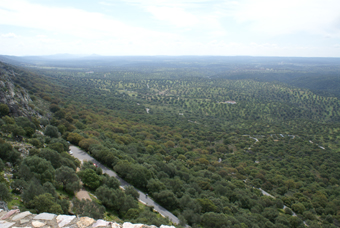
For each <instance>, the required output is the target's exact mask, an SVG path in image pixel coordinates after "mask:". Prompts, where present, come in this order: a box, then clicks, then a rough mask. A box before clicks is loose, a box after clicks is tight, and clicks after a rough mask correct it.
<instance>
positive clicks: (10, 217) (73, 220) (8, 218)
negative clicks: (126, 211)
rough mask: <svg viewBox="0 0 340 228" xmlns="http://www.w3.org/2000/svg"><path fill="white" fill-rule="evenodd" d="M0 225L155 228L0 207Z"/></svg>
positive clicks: (9, 227) (2, 227)
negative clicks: (9, 209) (2, 208)
mask: <svg viewBox="0 0 340 228" xmlns="http://www.w3.org/2000/svg"><path fill="white" fill-rule="evenodd" d="M0 227H1V228H16V227H25V228H38V227H41V228H61V227H65V228H66V227H72V228H90V227H91V228H96V227H103V228H157V227H156V226H152V225H151V226H149V225H144V224H132V223H130V222H125V223H123V224H119V223H115V222H109V221H105V220H102V219H99V220H95V219H92V218H89V217H81V218H79V217H77V216H75V215H55V214H51V213H41V214H38V215H35V214H32V213H31V212H29V211H25V212H21V213H20V211H19V210H18V209H16V210H11V211H8V212H7V211H4V210H1V209H0ZM160 228H175V227H174V226H165V225H161V226H160Z"/></svg>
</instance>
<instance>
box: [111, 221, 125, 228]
mask: <svg viewBox="0 0 340 228" xmlns="http://www.w3.org/2000/svg"><path fill="white" fill-rule="evenodd" d="M111 228H122V226H121V225H120V224H118V223H115V222H114V223H112V225H111Z"/></svg>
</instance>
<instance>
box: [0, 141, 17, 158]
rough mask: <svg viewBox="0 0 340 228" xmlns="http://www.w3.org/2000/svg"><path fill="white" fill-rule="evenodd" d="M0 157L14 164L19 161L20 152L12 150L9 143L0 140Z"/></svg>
mask: <svg viewBox="0 0 340 228" xmlns="http://www.w3.org/2000/svg"><path fill="white" fill-rule="evenodd" d="M0 159H2V160H3V161H5V162H6V161H8V162H11V163H14V164H15V163H18V162H19V161H20V153H19V152H17V151H16V150H14V149H13V147H12V145H11V144H9V143H5V142H4V141H2V140H0Z"/></svg>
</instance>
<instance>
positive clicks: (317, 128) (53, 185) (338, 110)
mask: <svg viewBox="0 0 340 228" xmlns="http://www.w3.org/2000/svg"><path fill="white" fill-rule="evenodd" d="M1 60H2V61H4V62H7V63H10V64H12V65H8V64H5V63H2V68H1V76H3V75H7V74H11V73H12V72H14V74H15V77H14V79H13V81H14V82H15V83H16V85H17V86H21V87H24V88H25V89H26V90H27V91H28V92H29V94H30V97H31V98H32V101H31V102H30V103H29V106H30V107H31V108H33V109H35V110H36V111H37V113H38V114H37V115H35V116H29V117H15V116H13V115H12V113H11V112H10V110H9V109H6V107H5V105H2V106H1V107H0V108H1V109H0V113H1V120H0V125H1V131H2V139H1V141H0V143H1V147H0V159H1V160H0V171H2V170H4V171H6V170H8V167H6V166H5V163H6V162H10V163H12V164H13V170H14V171H15V172H14V175H13V179H12V180H11V181H10V183H9V182H7V181H6V180H4V179H3V178H2V177H3V175H1V178H2V179H0V187H1V188H2V189H7V190H3V191H2V192H7V195H6V194H3V195H1V194H0V199H3V200H5V201H9V202H11V203H18V202H16V201H19V200H16V199H21V200H22V202H20V203H19V204H20V207H22V208H27V209H29V210H32V211H34V210H36V211H40V212H41V211H42V210H47V211H48V210H49V211H50V212H53V213H68V201H70V200H72V199H73V192H74V191H75V190H78V189H79V188H80V180H81V181H82V182H83V184H84V186H85V187H86V189H87V190H88V191H90V192H91V193H93V194H94V195H95V196H97V198H98V199H97V200H94V201H92V202H89V201H79V200H78V201H77V200H76V199H73V204H74V213H76V214H79V215H90V216H93V217H96V218H103V217H105V219H112V220H115V219H122V220H124V221H132V222H142V223H145V224H155V225H158V226H159V225H160V224H165V223H168V224H169V223H170V222H169V221H168V220H167V219H164V218H162V217H160V216H159V215H157V214H155V213H152V212H151V211H152V210H149V208H145V207H141V206H140V205H138V201H137V200H136V192H135V191H134V190H133V188H131V189H127V190H125V191H122V190H120V189H119V184H118V182H117V180H116V179H115V178H111V177H108V176H106V175H103V174H102V172H101V170H100V168H96V167H94V166H93V165H92V164H89V163H85V164H84V165H82V166H81V168H80V171H79V172H76V170H77V167H80V163H79V161H78V160H76V159H74V158H73V157H72V156H71V155H70V154H69V153H67V152H68V151H69V144H68V142H67V141H69V142H70V143H72V144H74V145H76V146H79V147H80V148H82V149H83V150H85V151H87V152H88V153H89V154H90V155H91V156H93V157H94V158H96V159H97V160H98V161H100V162H102V163H103V164H105V165H106V166H107V167H109V168H112V169H113V170H114V171H115V172H117V173H118V174H119V175H120V176H121V177H122V178H124V179H125V180H126V181H128V182H129V183H130V184H132V185H133V186H134V187H136V188H138V189H140V190H141V191H143V192H145V193H148V195H149V196H150V197H152V198H153V199H154V200H155V201H156V202H158V203H159V204H160V205H162V206H163V207H164V208H166V209H167V210H169V211H171V212H172V213H173V214H175V215H176V216H177V217H178V218H179V219H180V224H179V225H178V226H179V227H180V226H183V227H184V226H185V225H186V224H187V225H189V226H191V227H216V228H217V227H240V228H241V227H242V228H243V227H282V228H284V227H305V226H308V227H339V226H340V187H339V184H340V182H339V180H340V167H339V165H340V154H339V152H340V149H339V139H340V134H339V132H340V101H339V95H340V94H339V91H340V90H339V88H340V83H339V82H340V81H339V78H340V75H339V72H340V71H339V70H340V69H339V64H338V63H339V60H338V59H325V58H315V59H313V58H312V59H307V58H251V57H152V58H151V57H122V58H119V57H112V58H109V57H107V58H93V59H91V58H88V59H87V58H84V59H77V60H51V59H39V58H32V57H31V58H30V57H26V58H18V57H16V58H14V57H11V58H10V57H8V56H3V57H2V58H1ZM39 131H42V132H43V133H44V134H39ZM19 136H20V137H23V141H24V142H26V143H27V144H29V145H31V149H30V150H29V153H28V155H27V156H24V157H23V156H20V152H19V151H18V149H17V148H16V147H15V146H12V144H10V143H9V142H11V141H15V140H17V138H18V137H19ZM10 187H11V188H10ZM263 190H264V191H265V192H267V193H269V194H270V195H264V194H263V192H262V191H263ZM42 202H49V203H50V204H52V205H53V206H48V207H47V206H46V203H45V204H44V203H42Z"/></svg>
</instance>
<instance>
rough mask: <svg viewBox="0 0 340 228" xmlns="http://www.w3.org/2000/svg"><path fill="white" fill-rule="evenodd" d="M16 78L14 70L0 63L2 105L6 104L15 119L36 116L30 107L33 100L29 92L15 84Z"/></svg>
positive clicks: (0, 96)
mask: <svg viewBox="0 0 340 228" xmlns="http://www.w3.org/2000/svg"><path fill="white" fill-rule="evenodd" d="M16 77H17V73H16V72H15V71H14V70H13V69H10V67H9V66H7V65H5V64H3V63H1V62H0V103H3V104H6V105H7V106H8V107H9V110H10V114H11V115H12V116H14V117H18V116H33V115H36V114H37V113H36V111H35V110H34V109H32V108H31V107H30V106H29V103H30V102H32V99H31V98H30V96H29V94H28V93H27V91H26V90H25V89H24V88H22V87H21V86H19V85H16V84H15V83H14V80H15V79H16Z"/></svg>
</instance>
